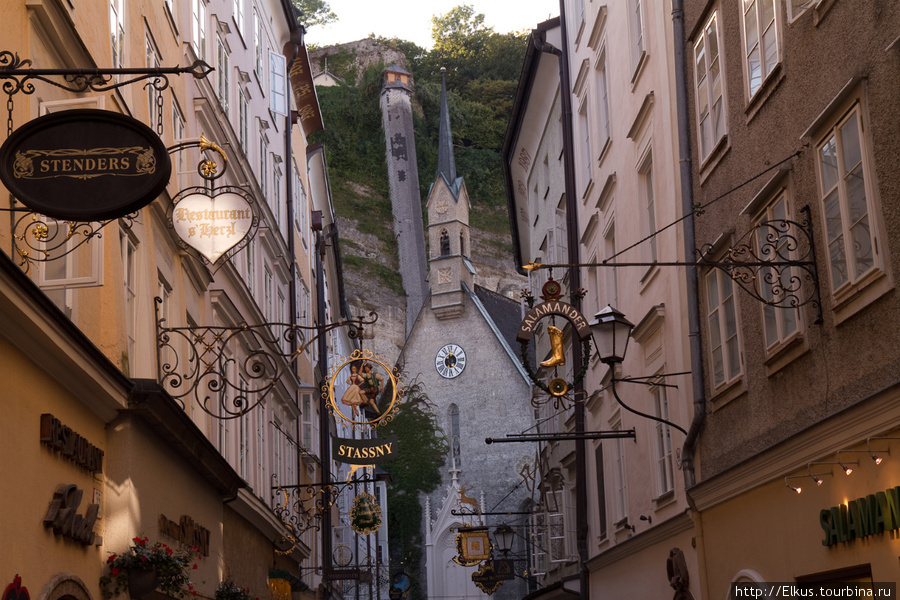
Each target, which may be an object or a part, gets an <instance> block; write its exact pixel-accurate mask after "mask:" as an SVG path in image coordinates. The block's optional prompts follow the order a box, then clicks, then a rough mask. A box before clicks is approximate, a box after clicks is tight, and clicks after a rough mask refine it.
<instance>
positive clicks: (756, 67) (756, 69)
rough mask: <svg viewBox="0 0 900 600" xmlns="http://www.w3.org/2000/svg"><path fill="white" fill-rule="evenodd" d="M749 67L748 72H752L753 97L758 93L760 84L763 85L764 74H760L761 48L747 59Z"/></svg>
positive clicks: (751, 92)
mask: <svg viewBox="0 0 900 600" xmlns="http://www.w3.org/2000/svg"><path fill="white" fill-rule="evenodd" d="M747 65H748V70H749V71H750V95H751V96H752V95H753V94H755V93H756V90H758V89H759V85H760V83H762V73H761V72H760V64H759V46H757V47H756V48H754V49H753V51H752V52H751V53H750V55H749V56H748V57H747Z"/></svg>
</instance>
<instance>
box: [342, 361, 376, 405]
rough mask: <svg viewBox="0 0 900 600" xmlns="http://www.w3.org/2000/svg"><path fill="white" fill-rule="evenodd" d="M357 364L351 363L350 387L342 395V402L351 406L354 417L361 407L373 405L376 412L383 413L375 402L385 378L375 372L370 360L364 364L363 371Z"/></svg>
mask: <svg viewBox="0 0 900 600" xmlns="http://www.w3.org/2000/svg"><path fill="white" fill-rule="evenodd" d="M359 371H360V369H359V368H358V367H357V366H356V365H355V364H351V365H350V376H349V377H347V383H349V384H350V387H348V388H347V391H345V392H344V395H343V396H341V403H342V404H346V405H347V406H349V407H351V409H352V411H353V417H354V418H355V417H356V416H357V413H358V411H359V407H361V406H366V405H368V406H371V407H372V408H373V409H374V410H375V413H376V414H379V415H380V414H381V412H380V411H379V410H378V405H377V404H375V398H376V397H377V396H378V394H380V393H381V390H382V387H383V386H382V383H383V382H384V378H383V377H382V376H381V375H379V374H378V373H376V372H375V370H374V368H373V367H372V365H371V364H370V363H368V362H364V363H363V364H362V373H360V372H359Z"/></svg>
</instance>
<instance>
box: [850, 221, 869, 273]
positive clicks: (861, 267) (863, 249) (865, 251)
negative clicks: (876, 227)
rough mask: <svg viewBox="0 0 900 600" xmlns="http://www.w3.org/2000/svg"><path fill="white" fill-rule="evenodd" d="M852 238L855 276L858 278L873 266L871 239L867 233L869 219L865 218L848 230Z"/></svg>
mask: <svg viewBox="0 0 900 600" xmlns="http://www.w3.org/2000/svg"><path fill="white" fill-rule="evenodd" d="M850 234H851V235H852V236H853V256H854V258H855V259H856V276H857V277H859V276H860V275H862V274H863V273H865V272H866V271H868V270H869V269H871V268H872V266H874V264H875V261H874V257H873V255H872V237H871V235H870V233H869V218H868V217H866V218H864V219H863V220H862V221H860V222H859V223H857V224H856V225H854V226H853V227H852V228H851V229H850Z"/></svg>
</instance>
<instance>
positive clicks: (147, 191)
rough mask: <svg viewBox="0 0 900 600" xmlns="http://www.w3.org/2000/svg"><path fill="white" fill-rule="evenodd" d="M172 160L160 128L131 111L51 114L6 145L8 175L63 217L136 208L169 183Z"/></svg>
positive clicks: (96, 216)
mask: <svg viewBox="0 0 900 600" xmlns="http://www.w3.org/2000/svg"><path fill="white" fill-rule="evenodd" d="M171 173H172V162H171V161H170V160H169V153H168V152H167V151H166V146H165V144H163V141H162V140H161V139H160V138H159V136H158V135H156V133H155V132H154V131H153V130H152V129H150V128H149V127H147V126H146V125H144V124H143V123H141V122H140V121H138V120H136V119H133V118H131V117H129V116H127V115H122V114H119V113H114V112H110V111H107V110H95V109H77V110H66V111H61V112H56V113H51V114H49V115H44V116H43V117H39V118H37V119H35V120H33V121H30V122H28V123H26V124H25V125H23V126H22V127H20V128H18V129H16V130H15V131H14V132H13V133H12V135H11V136H9V138H8V139H7V140H6V141H5V142H4V143H3V146H0V180H2V181H3V184H4V185H5V186H6V187H7V189H9V191H10V192H12V194H13V195H14V196H15V197H16V198H17V199H18V200H20V201H21V202H22V204H24V205H25V206H27V207H28V208H30V209H32V210H34V211H37V212H39V213H42V214H45V215H47V216H49V217H53V218H56V219H65V220H68V221H101V220H104V219H114V218H117V217H122V216H125V215H127V214H129V213H132V212H134V211H136V210H138V209H140V208H142V207H144V206H146V205H147V204H149V203H150V202H152V201H153V199H154V198H156V197H157V196H158V195H159V194H160V193H161V192H162V191H163V189H164V188H165V187H166V184H167V183H168V182H169V176H170V175H171Z"/></svg>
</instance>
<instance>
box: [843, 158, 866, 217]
mask: <svg viewBox="0 0 900 600" xmlns="http://www.w3.org/2000/svg"><path fill="white" fill-rule="evenodd" d="M847 208H848V209H849V213H850V225H851V226H852V225H853V224H854V223H856V222H857V221H859V220H860V219H861V218H863V217H865V216H866V213H867V212H868V209H867V208H866V182H865V181H864V180H863V171H862V165H859V166H858V167H856V168H855V169H854V170H853V172H852V173H850V174H849V175H848V176H847Z"/></svg>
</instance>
